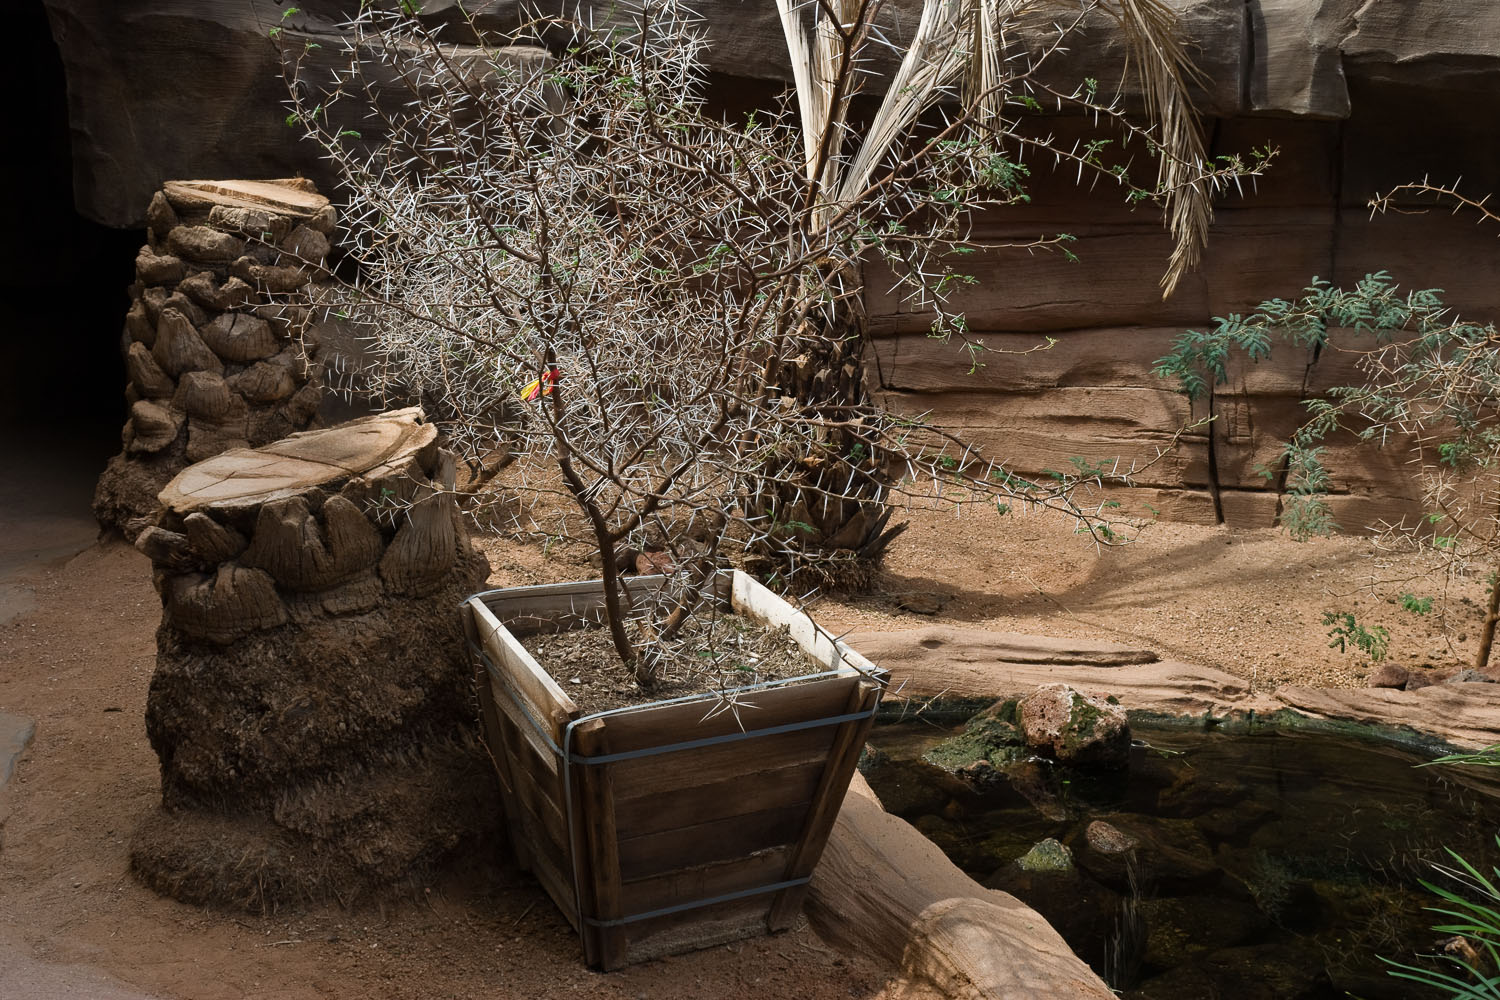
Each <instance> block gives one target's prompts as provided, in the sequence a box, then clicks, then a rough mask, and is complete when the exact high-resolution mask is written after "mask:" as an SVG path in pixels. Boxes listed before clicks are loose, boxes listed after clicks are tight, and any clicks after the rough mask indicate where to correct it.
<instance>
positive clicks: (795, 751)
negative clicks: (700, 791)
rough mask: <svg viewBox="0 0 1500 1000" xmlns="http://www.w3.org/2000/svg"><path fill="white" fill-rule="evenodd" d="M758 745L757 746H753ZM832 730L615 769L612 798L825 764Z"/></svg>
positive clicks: (681, 789) (667, 791)
mask: <svg viewBox="0 0 1500 1000" xmlns="http://www.w3.org/2000/svg"><path fill="white" fill-rule="evenodd" d="M756 743H759V744H761V745H758V746H757V745H756ZM832 745H833V730H832V729H831V728H821V729H805V730H802V731H801V732H796V733H783V734H782V735H781V736H780V737H778V738H776V739H774V740H769V739H768V740H760V741H755V742H745V743H726V744H723V745H720V746H711V747H700V748H699V749H697V750H694V751H693V752H692V753H689V754H662V755H661V756H659V757H642V758H639V759H636V760H626V761H621V762H620V763H619V764H616V765H614V772H615V796H616V797H617V798H619V799H622V800H630V799H637V798H641V797H642V796H653V797H660V796H663V795H666V794H672V793H679V794H680V793H682V792H685V791H688V790H690V789H693V788H696V787H698V786H701V785H714V784H718V783H720V782H722V781H725V780H736V781H754V780H756V775H758V774H760V773H762V772H765V771H779V770H781V769H783V768H787V767H797V766H799V765H802V764H808V763H812V762H817V763H822V762H823V761H825V760H827V759H828V750H829V747H831V746H832Z"/></svg>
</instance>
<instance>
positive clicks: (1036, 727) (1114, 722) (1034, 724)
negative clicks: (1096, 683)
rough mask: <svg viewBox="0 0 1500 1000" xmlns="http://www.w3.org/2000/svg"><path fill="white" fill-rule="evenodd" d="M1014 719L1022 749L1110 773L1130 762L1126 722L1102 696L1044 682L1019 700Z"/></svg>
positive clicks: (1062, 762) (1066, 762)
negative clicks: (1019, 732)
mask: <svg viewBox="0 0 1500 1000" xmlns="http://www.w3.org/2000/svg"><path fill="white" fill-rule="evenodd" d="M1016 718H1017V722H1018V724H1019V726H1020V729H1021V734H1022V736H1023V737H1024V739H1025V740H1026V745H1027V746H1028V747H1030V748H1031V749H1032V750H1034V751H1036V752H1037V753H1041V754H1045V755H1047V756H1049V757H1052V758H1054V759H1056V760H1057V761H1058V763H1061V764H1075V765H1083V766H1091V767H1101V768H1114V769H1118V768H1122V767H1125V766H1126V765H1127V764H1129V763H1130V720H1129V719H1128V718H1127V717H1126V715H1125V710H1124V709H1123V708H1121V707H1120V706H1119V705H1111V704H1110V703H1109V702H1107V701H1105V700H1104V699H1102V698H1095V697H1093V696H1091V695H1086V694H1084V693H1083V692H1081V691H1077V690H1074V689H1073V688H1071V687H1069V686H1068V685H1066V684H1048V685H1045V686H1044V687H1039V688H1037V689H1036V690H1035V691H1033V692H1032V693H1031V694H1029V695H1027V696H1026V697H1025V698H1023V699H1021V701H1020V703H1019V704H1018V705H1017V712H1016Z"/></svg>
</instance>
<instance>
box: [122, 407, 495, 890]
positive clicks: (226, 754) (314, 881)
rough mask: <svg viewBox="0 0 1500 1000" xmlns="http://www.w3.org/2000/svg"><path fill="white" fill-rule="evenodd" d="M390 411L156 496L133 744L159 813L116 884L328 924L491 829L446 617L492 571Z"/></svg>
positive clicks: (447, 476) (464, 682)
mask: <svg viewBox="0 0 1500 1000" xmlns="http://www.w3.org/2000/svg"><path fill="white" fill-rule="evenodd" d="M421 421H422V415H421V411H420V410H417V409H411V410H400V411H396V412H392V413H385V414H380V415H378V416H374V417H367V418H364V419H361V420H356V421H352V422H350V423H347V424H342V425H340V426H338V427H334V428H331V429H328V430H319V431H308V432H304V433H301V434H294V435H292V436H291V437H288V438H286V439H285V440H282V441H279V442H277V443H275V444H272V445H269V446H267V447H265V448H261V449H258V450H248V449H236V450H233V451H228V452H225V453H223V454H221V455H218V456H216V457H214V458H211V459H209V460H208V461H205V462H201V463H198V464H196V465H193V466H191V467H189V468H187V469H186V470H184V471H183V472H182V473H181V474H180V475H178V476H177V477H176V478H174V479H173V480H172V482H171V483H169V484H168V485H167V487H166V488H165V489H164V490H163V491H162V493H161V496H160V500H161V504H162V506H163V507H164V510H163V511H162V513H161V514H160V516H159V518H158V523H157V524H156V525H154V526H152V527H149V528H146V529H144V530H143V531H141V532H140V534H139V536H138V537H137V539H136V546H137V547H138V548H140V549H141V550H142V551H143V552H145V553H146V554H147V555H149V556H150V557H151V560H152V564H153V566H154V568H155V582H156V586H157V589H158V591H159V592H160V594H161V597H162V607H163V615H162V624H161V628H160V629H159V630H158V631H157V659H156V671H155V673H154V674H153V676H152V678H151V687H150V693H149V697H148V700H147V704H146V732H147V735H148V737H149V738H150V741H151V746H152V748H153V749H154V750H155V751H156V753H157V756H158V757H160V759H161V781H162V808H161V809H160V810H158V811H155V812H153V813H152V814H151V815H150V816H148V817H147V819H146V820H145V821H144V822H143V823H142V825H141V826H140V827H139V828H138V829H137V831H136V834H135V838H134V842H133V845H132V852H131V862H132V866H133V867H134V869H135V871H136V872H137V873H138V875H139V876H140V877H141V878H142V879H143V880H144V881H145V882H146V883H147V884H148V885H150V886H151V887H153V888H155V889H157V890H158V891H160V892H163V893H165V894H167V895H170V896H174V897H176V898H178V899H182V900H185V901H189V902H195V903H197V902H215V903H221V904H229V905H234V906H242V907H246V908H249V909H255V910H262V911H264V910H268V909H274V908H277V907H280V906H283V905H287V904H296V903H301V902H314V901H318V900H322V899H332V898H336V899H339V900H342V901H344V902H348V901H349V900H350V899H352V898H354V897H356V896H358V895H360V894H362V893H365V892H368V891H371V890H373V889H376V888H379V887H385V886H391V885H400V884H403V883H406V882H409V881H410V880H412V879H415V878H418V877H420V876H421V875H423V874H425V873H426V872H427V871H428V870H429V869H431V868H432V867H433V866H435V865H437V864H438V863H439V862H441V861H442V860H443V859H444V858H445V857H446V856H447V855H448V854H450V853H451V852H452V851H453V850H454V849H455V848H457V847H459V846H460V845H463V844H465V843H470V842H472V841H474V840H475V839H476V838H479V837H482V836H483V835H486V834H488V833H489V832H490V831H491V830H492V829H493V827H494V824H495V818H496V817H497V816H498V815H499V814H500V810H499V805H498V803H497V801H496V791H495V787H494V780H493V776H492V774H491V773H490V769H489V764H488V761H487V759H486V758H485V756H484V751H483V750H482V749H481V747H480V745H479V743H478V741H477V736H476V728H475V719H476V718H477V710H476V708H475V702H474V699H473V693H472V687H471V679H470V673H469V669H468V665H467V664H468V659H467V656H466V655H465V650H464V648H463V634H462V627H461V624H460V620H459V615H458V606H459V604H460V602H461V601H462V600H463V599H464V598H465V597H466V596H468V595H469V594H471V593H473V592H474V591H476V590H478V589H480V587H481V585H482V584H483V583H484V580H485V578H486V576H487V575H488V572H489V568H488V565H487V563H486V561H485V558H484V556H483V555H482V554H480V553H479V552H477V551H476V550H475V549H474V548H473V546H472V545H471V544H470V541H469V536H468V533H467V531H466V529H465V526H464V523H463V519H462V515H461V514H460V512H459V510H458V507H457V504H456V503H455V502H454V499H453V494H452V493H451V492H445V488H446V489H451V487H452V484H453V459H452V456H451V455H449V454H448V453H446V452H443V451H440V450H439V448H438V442H437V431H436V429H435V428H434V427H433V426H432V425H430V424H426V423H423V422H421Z"/></svg>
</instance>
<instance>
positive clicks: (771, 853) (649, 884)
mask: <svg viewBox="0 0 1500 1000" xmlns="http://www.w3.org/2000/svg"><path fill="white" fill-rule="evenodd" d="M791 853H792V847H791V845H790V844H784V845H782V846H781V847H771V848H766V849H764V850H761V851H757V852H756V853H754V854H751V855H747V856H746V857H743V858H736V859H735V860H733V861H716V862H711V863H709V864H706V865H694V866H693V867H691V868H680V869H678V870H676V871H672V872H668V873H667V874H665V875H653V876H652V877H651V878H644V879H637V880H636V881H634V882H625V883H623V884H622V886H621V888H622V890H623V891H624V892H626V893H628V894H629V896H630V898H631V899H633V900H634V901H635V903H636V905H637V906H639V907H640V909H641V911H642V912H644V913H649V912H651V911H652V910H660V909H665V908H667V907H672V906H677V905H680V904H682V903H691V902H693V901H695V900H699V899H714V898H716V897H718V896H726V895H729V894H731V893H736V892H740V891H742V890H744V889H754V888H755V887H756V886H760V885H769V884H771V883H773V882H779V881H780V880H781V873H782V872H784V871H786V862H787V858H788V857H790V856H791Z"/></svg>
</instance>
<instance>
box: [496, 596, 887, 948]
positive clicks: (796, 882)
mask: <svg viewBox="0 0 1500 1000" xmlns="http://www.w3.org/2000/svg"><path fill="white" fill-rule="evenodd" d="M659 585H660V578H650V577H636V578H633V579H632V580H631V581H630V583H629V587H630V593H631V594H632V595H633V596H635V597H637V598H639V597H641V596H644V595H646V594H647V593H649V592H650V590H651V589H652V588H654V587H657V586H659ZM601 588H602V584H601V583H599V582H598V581H593V582H590V583H577V584H562V585H553V586H548V587H528V588H514V589H511V590H505V591H492V592H489V593H485V594H480V595H476V596H475V597H474V598H471V599H470V600H469V601H468V602H467V604H466V614H467V616H468V617H469V618H470V625H471V632H470V637H471V646H472V648H473V649H474V651H475V653H476V660H477V662H478V669H479V670H480V671H481V674H480V683H479V691H480V700H481V706H482V709H483V718H484V723H485V729H486V741H487V743H488V745H489V746H490V748H491V752H492V754H493V755H494V756H495V758H496V769H497V771H499V773H500V778H501V783H502V788H503V789H504V790H505V792H506V796H507V800H506V801H507V809H508V810H509V812H510V813H512V814H513V815H511V816H508V817H507V822H508V824H509V828H510V830H511V833H512V837H513V838H514V839H515V843H516V848H517V858H518V860H519V861H520V862H521V863H522V864H523V865H528V864H529V865H530V867H531V869H532V870H533V871H534V872H536V874H537V876H538V878H539V880H540V881H541V882H542V885H543V886H544V887H545V888H546V890H547V892H548V894H549V895H551V896H552V898H553V900H554V902H556V903H557V904H558V907H559V909H560V910H562V912H563V914H564V915H565V916H566V917H567V918H568V920H569V921H570V922H571V923H572V924H573V926H574V927H575V929H577V930H578V931H579V934H580V937H581V938H582V940H583V944H584V952H585V955H586V957H587V959H588V961H589V962H590V963H591V964H594V965H596V966H599V967H602V968H605V969H612V968H617V967H619V966H620V965H623V964H627V963H629V962H634V961H640V960H642V959H645V958H649V957H652V956H656V955H662V954H668V953H671V952H674V951H681V950H686V949H689V948H694V947H706V946H708V945H710V944H714V943H718V942H722V941H727V940H732V939H733V938H736V937H742V936H744V935H746V934H751V933H758V932H762V931H764V930H767V929H773V928H776V927H780V926H783V925H784V924H785V923H786V922H788V920H789V919H790V917H791V916H795V913H796V907H797V906H798V905H800V902H801V898H802V892H803V890H804V889H805V883H806V880H807V877H808V876H809V875H810V874H811V872H812V868H813V865H814V864H816V862H817V858H818V856H819V854H820V853H821V851H822V848H823V845H824V843H826V841H827V837H828V833H829V830H830V828H831V825H832V819H833V816H834V815H835V814H836V813H837V811H838V806H839V803H840V802H841V801H842V799H843V794H844V790H845V788H846V786H847V785H848V781H849V777H850V775H851V774H852V771H853V766H854V761H855V759H857V757H858V752H859V748H860V747H861V746H862V745H863V741H864V735H865V733H866V732H867V731H868V729H869V726H870V725H871V723H872V722H873V713H874V708H875V704H876V702H877V701H878V698H879V691H880V686H881V682H883V680H884V676H885V675H884V674H883V673H881V672H880V671H878V670H877V669H876V668H875V667H874V666H873V665H871V664H870V663H869V661H868V660H865V659H864V658H863V657H862V656H860V655H859V654H858V653H855V652H854V651H852V650H850V649H848V648H847V647H845V646H843V645H842V644H840V643H836V642H835V641H834V640H833V639H831V638H829V637H828V636H826V635H824V634H822V633H820V632H819V631H818V630H817V629H815V628H814V626H813V625H812V623H811V622H810V621H809V620H808V619H807V618H806V616H804V615H801V614H800V613H799V612H797V611H796V610H795V609H793V608H792V607H790V606H789V605H787V604H786V603H785V602H784V601H782V600H781V599H780V598H778V597H776V596H775V595H774V594H772V593H770V592H769V591H767V590H766V589H765V588H764V587H762V586H761V585H760V584H758V583H756V582H755V581H754V580H752V579H751V578H749V577H747V576H745V575H744V574H742V573H738V572H735V573H724V574H721V575H720V577H719V579H718V580H717V581H716V585H715V588H714V589H715V594H716V595H717V599H719V600H721V601H723V602H724V603H725V604H728V605H730V606H732V607H733V609H734V610H736V611H737V612H739V613H740V614H742V615H746V616H748V617H751V618H754V619H757V620H759V621H761V622H764V623H767V624H771V625H775V626H785V627H787V628H788V629H789V631H790V632H791V634H792V635H793V637H794V638H796V639H797V641H798V643H799V644H800V645H801V646H802V648H803V650H804V652H805V653H807V654H808V656H809V659H810V661H811V663H812V665H813V669H815V670H817V669H819V668H821V669H822V670H823V672H822V673H819V674H817V675H816V676H812V677H810V678H808V679H805V680H800V679H799V680H796V681H792V682H777V683H775V684H771V685H760V686H756V687H753V688H747V689H742V690H740V691H737V692H734V693H733V695H732V696H731V697H730V698H729V699H727V700H728V702H729V704H730V705H732V707H733V710H729V706H728V705H726V699H724V698H723V697H721V696H714V695H704V696H701V697H695V698H691V699H678V700H675V701H668V702H662V703H657V704H652V705H643V706H638V707H634V708H629V709H621V710H616V711H611V712H603V713H598V714H596V715H592V716H584V715H582V713H581V712H580V711H579V709H578V708H577V706H576V705H574V704H573V702H572V700H571V699H569V698H568V696H567V695H566V693H565V692H564V691H563V690H562V688H561V687H559V686H558V685H557V683H556V682H555V681H554V680H553V679H552V678H551V677H550V676H548V675H547V674H546V672H545V671H543V670H542V669H541V667H540V666H539V665H538V664H537V663H536V661H535V660H534V659H533V658H532V657H531V655H530V654H529V653H527V652H526V651H525V650H524V648H522V647H521V645H520V643H519V642H518V641H517V639H516V636H515V633H514V632H513V631H512V624H513V623H514V625H515V628H516V630H517V631H537V630H541V629H553V628H559V627H568V626H569V625H572V624H576V623H577V622H579V621H587V620H596V619H597V618H598V617H599V615H600V614H601V608H602V604H603V592H602V589H601Z"/></svg>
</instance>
